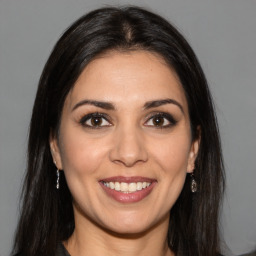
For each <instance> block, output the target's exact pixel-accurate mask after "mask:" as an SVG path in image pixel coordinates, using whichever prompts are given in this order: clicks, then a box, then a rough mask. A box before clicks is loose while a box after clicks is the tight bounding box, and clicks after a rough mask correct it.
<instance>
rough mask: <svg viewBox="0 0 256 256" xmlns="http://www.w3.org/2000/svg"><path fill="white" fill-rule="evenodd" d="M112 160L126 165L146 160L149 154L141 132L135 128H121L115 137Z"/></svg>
mask: <svg viewBox="0 0 256 256" xmlns="http://www.w3.org/2000/svg"><path fill="white" fill-rule="evenodd" d="M110 160H111V161H112V162H115V163H118V164H123V165H124V166H126V167H132V166H134V165H135V164H137V163H139V162H141V163H142V162H146V161H147V160H148V154H147V150H146V147H145V143H144V142H143V136H142V134H141V132H140V131H137V130H136V129H135V128H134V129H132V128H126V129H119V130H118V131H117V132H116V133H115V135H114V138H113V146H112V148H111V150H110Z"/></svg>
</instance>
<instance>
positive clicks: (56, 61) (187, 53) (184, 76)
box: [13, 7, 224, 256]
mask: <svg viewBox="0 0 256 256" xmlns="http://www.w3.org/2000/svg"><path fill="white" fill-rule="evenodd" d="M111 50H115V51H136V50H146V51H149V52H153V53H157V54H158V55H160V56H162V57H163V58H164V59H165V61H166V62H167V64H168V65H169V66H170V67H171V68H172V69H174V70H175V71H176V73H177V75H178V77H179V79H180V81H181V83H182V86H183V89H184V92H185V95H186V98H187V102H188V107H189V116H190V123H191V131H192V136H193V139H196V138H197V136H198V127H200V141H201V143H200V149H199V154H198V157H197V160H196V165H195V167H196V168H195V171H194V175H195V178H196V180H197V183H198V192H196V193H194V194H192V193H191V191H190V179H189V178H190V177H187V178H186V181H185V185H184V188H183V190H182V192H181V195H180V196H179V198H178V200H177V201H176V203H175V205H174V206H173V208H172V209H171V214H170V223H169V232H168V237H167V239H168V245H169V247H170V249H171V250H172V251H173V252H174V253H175V254H176V255H179V256H213V255H216V252H217V251H218V250H219V231H218V218H219V206H220V202H221V198H222V194H223V188H224V168H223V160H222V152H221V145H220V139H219V131H218V125H217V121H216V116H215V112H214V107H213V102H212V98H211V95H210V92H209V89H208V85H207V81H206V79H205V76H204V73H203V71H202V68H201V66H200V64H199V62H198V60H197V58H196V56H195V54H194V52H193V50H192V49H191V47H190V46H189V44H188V43H187V41H186V40H185V39H184V37H183V36H182V35H181V34H180V33H179V32H178V31H177V29H175V28H174V27H173V26H172V25H171V24H170V23H169V22H167V21H166V20H165V19H163V18H162V17H160V16H158V15H156V14H153V13H151V12H149V11H146V10H144V9H141V8H138V7H122V8H114V7H111V8H103V9H98V10H95V11H92V12H90V13H89V14H87V15H85V16H83V17H81V18H80V19H79V20H77V21H76V22H75V23H74V24H73V25H72V26H71V27H70V28H69V29H68V30H67V31H66V32H65V33H64V34H63V36H62V37H61V38H60V39H59V41H58V42H57V44H56V46H55V47H54V49H53V51H52V53H51V55H50V57H49V59H48V61H47V63H46V65H45V68H44V70H43V73H42V76H41V78H40V81H39V86H38V91H37V95H36V99H35V103H34V108H33V114H32V118H31V123H30V133H29V142H28V159H27V173H26V177H25V182H24V187H23V194H22V203H23V205H22V209H21V216H20V220H19V224H18V228H17V232H16V238H15V242H14V249H13V252H14V253H19V252H22V254H23V255H26V256H35V255H37V256H43V255H44V256H45V255H48V256H54V255H55V252H56V246H57V244H58V242H60V241H63V240H66V239H68V238H69V237H70V236H71V234H72V232H73V230H74V216H73V209H72V196H71V194H70V191H69V189H68V187H67V184H66V180H65V176H64V174H63V173H62V175H61V180H60V182H61V186H60V187H61V189H60V190H56V187H55V185H56V184H55V182H56V167H55V165H54V164H53V161H52V156H51V152H50V147H49V137H50V133H51V132H53V133H55V134H58V129H59V123H60V118H61V113H62V109H63V104H64V101H65V98H66V96H67V94H68V93H69V91H70V90H71V88H72V87H73V86H74V84H75V82H76V80H77V78H78V77H79V75H80V74H81V72H82V71H83V69H84V68H85V66H86V65H87V64H88V63H90V61H91V60H93V59H94V58H96V57H97V56H99V55H100V54H103V53H105V52H107V51H111Z"/></svg>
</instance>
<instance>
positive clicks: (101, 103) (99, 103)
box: [72, 100, 115, 111]
mask: <svg viewBox="0 0 256 256" xmlns="http://www.w3.org/2000/svg"><path fill="white" fill-rule="evenodd" d="M83 105H92V106H95V107H99V108H103V109H106V110H115V106H114V105H113V104H112V103H110V102H104V101H97V100H82V101H80V102H78V103H77V104H76V105H75V106H74V107H73V108H72V111H74V110H75V109H77V108H78V107H80V106H83Z"/></svg>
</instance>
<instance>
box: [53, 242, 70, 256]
mask: <svg viewBox="0 0 256 256" xmlns="http://www.w3.org/2000/svg"><path fill="white" fill-rule="evenodd" d="M56 256H70V254H69V253H68V251H67V250H66V248H65V247H64V245H63V244H62V243H59V245H58V247H57V251H56Z"/></svg>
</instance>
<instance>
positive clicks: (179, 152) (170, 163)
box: [151, 135, 190, 176]
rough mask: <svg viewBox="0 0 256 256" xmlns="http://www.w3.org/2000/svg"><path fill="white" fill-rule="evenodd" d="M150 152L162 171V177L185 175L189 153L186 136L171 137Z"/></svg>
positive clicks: (188, 140) (188, 143)
mask: <svg viewBox="0 0 256 256" xmlns="http://www.w3.org/2000/svg"><path fill="white" fill-rule="evenodd" d="M151 151H152V154H153V155H154V157H155V160H156V161H157V162H158V164H159V165H160V166H161V168H162V170H164V175H169V176H175V175H176V174H179V173H186V170H187V165H188V158H189V152H190V139H189V137H188V136H187V135H184V136H182V135H180V136H171V137H170V138H168V139H165V140H164V141H162V143H160V144H159V143H158V145H155V146H154V148H152V149H151Z"/></svg>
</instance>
